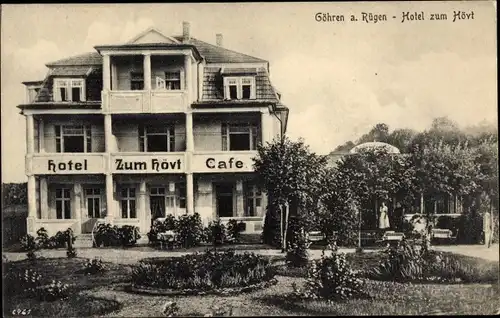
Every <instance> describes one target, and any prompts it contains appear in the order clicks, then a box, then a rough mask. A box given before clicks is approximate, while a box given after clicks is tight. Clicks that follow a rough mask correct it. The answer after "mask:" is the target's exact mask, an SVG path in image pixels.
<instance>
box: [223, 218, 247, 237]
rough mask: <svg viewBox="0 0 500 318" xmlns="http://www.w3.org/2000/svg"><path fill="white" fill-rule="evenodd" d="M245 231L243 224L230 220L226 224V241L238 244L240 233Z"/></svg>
mask: <svg viewBox="0 0 500 318" xmlns="http://www.w3.org/2000/svg"><path fill="white" fill-rule="evenodd" d="M244 230H245V223H243V222H238V221H236V220H234V219H231V220H229V221H228V222H227V224H226V241H228V242H231V243H239V242H240V239H241V232H243V231H244Z"/></svg>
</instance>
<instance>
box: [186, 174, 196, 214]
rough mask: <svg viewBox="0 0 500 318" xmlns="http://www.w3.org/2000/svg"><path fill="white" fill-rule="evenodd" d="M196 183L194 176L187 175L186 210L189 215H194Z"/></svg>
mask: <svg viewBox="0 0 500 318" xmlns="http://www.w3.org/2000/svg"><path fill="white" fill-rule="evenodd" d="M193 187H194V182H193V174H192V173H187V174H186V208H187V213H188V214H194V194H193V193H194V191H193Z"/></svg>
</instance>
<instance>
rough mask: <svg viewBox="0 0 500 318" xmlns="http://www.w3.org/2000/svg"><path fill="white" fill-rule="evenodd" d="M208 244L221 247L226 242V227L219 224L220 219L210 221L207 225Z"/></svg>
mask: <svg viewBox="0 0 500 318" xmlns="http://www.w3.org/2000/svg"><path fill="white" fill-rule="evenodd" d="M207 234H208V237H207V239H208V242H210V243H212V244H213V245H214V246H217V245H222V244H224V243H225V242H226V227H225V226H224V224H223V223H221V221H220V219H217V220H214V221H211V222H210V223H209V224H208V231H207Z"/></svg>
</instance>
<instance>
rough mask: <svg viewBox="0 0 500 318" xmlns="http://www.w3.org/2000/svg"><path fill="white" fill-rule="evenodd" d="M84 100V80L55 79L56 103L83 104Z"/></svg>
mask: <svg viewBox="0 0 500 318" xmlns="http://www.w3.org/2000/svg"><path fill="white" fill-rule="evenodd" d="M84 100H85V80H84V79H54V101H56V102H81V101H84Z"/></svg>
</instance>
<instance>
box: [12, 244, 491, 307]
mask: <svg viewBox="0 0 500 318" xmlns="http://www.w3.org/2000/svg"><path fill="white" fill-rule="evenodd" d="M380 257H381V256H380V255H379V253H361V254H347V259H348V261H350V262H351V263H352V264H353V268H354V269H358V270H360V269H367V268H370V267H372V266H374V265H376V264H378V262H379V261H380ZM456 257H460V259H461V260H462V261H464V262H467V263H468V264H471V266H475V268H479V269H480V271H481V272H485V273H493V272H494V271H495V270H496V273H497V276H496V277H497V278H498V263H496V262H489V261H485V260H480V259H476V258H472V257H467V256H456ZM84 262H85V259H82V258H75V259H67V258H58V259H51V258H48V259H38V260H36V261H34V262H30V261H27V260H23V261H16V262H10V263H9V266H10V268H11V269H14V270H24V269H25V268H32V269H35V270H37V271H38V272H39V273H41V274H42V275H43V276H44V279H45V281H51V280H52V279H56V280H61V281H62V282H65V283H70V284H73V286H72V292H71V293H70V294H71V296H70V298H69V299H68V300H63V301H55V302H41V301H38V300H36V299H24V298H22V297H13V298H9V299H5V300H6V302H5V304H4V316H6V315H8V314H9V313H10V312H11V311H12V309H31V310H32V312H31V314H32V315H34V316H48V317H74V316H78V317H83V316H94V315H104V316H113V317H120V316H121V317H154V316H161V315H162V314H161V308H162V306H163V304H164V303H165V302H166V301H175V302H177V305H178V306H179V308H180V312H179V315H182V316H203V315H205V314H206V313H208V311H209V308H210V307H211V306H212V305H214V304H216V305H217V304H220V303H221V302H225V303H227V304H233V305H234V310H233V314H234V315H237V316H259V315H417V314H418V315H422V314H436V313H439V312H441V313H449V314H494V313H496V312H497V311H498V310H499V309H500V295H499V291H498V285H497V284H465V285H464V284H453V285H445V284H399V283H394V282H377V281H367V291H368V292H369V293H370V294H371V295H372V296H373V299H357V300H350V301H346V302H336V303H333V304H327V303H326V302H324V301H309V300H291V298H290V297H289V293H291V292H292V287H291V286H292V283H296V284H297V285H298V286H301V285H302V284H304V282H305V280H304V278H303V277H304V275H305V271H303V270H295V271H296V272H295V273H292V270H290V269H283V268H282V269H281V270H280V271H279V276H277V279H278V283H277V284H276V285H274V286H271V287H269V288H266V289H262V290H258V291H254V292H250V293H246V294H239V295H232V296H220V295H217V296H215V295H213V296H210V295H206V296H176V297H165V296H151V295H138V294H134V293H129V292H127V291H126V288H125V287H126V286H127V284H128V283H129V281H130V272H131V267H130V266H127V265H118V264H111V263H105V264H106V266H107V267H108V270H107V271H105V272H104V273H102V274H96V275H85V274H83V273H81V269H82V268H83V264H84ZM292 276H296V277H292Z"/></svg>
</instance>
